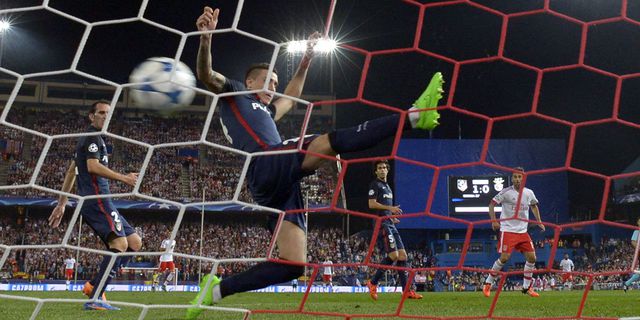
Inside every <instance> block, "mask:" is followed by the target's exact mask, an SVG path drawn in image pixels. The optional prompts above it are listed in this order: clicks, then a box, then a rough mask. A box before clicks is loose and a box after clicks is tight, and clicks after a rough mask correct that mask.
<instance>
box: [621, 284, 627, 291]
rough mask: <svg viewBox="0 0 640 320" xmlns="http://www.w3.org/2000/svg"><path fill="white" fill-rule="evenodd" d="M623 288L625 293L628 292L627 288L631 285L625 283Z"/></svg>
mask: <svg viewBox="0 0 640 320" xmlns="http://www.w3.org/2000/svg"><path fill="white" fill-rule="evenodd" d="M622 290H624V293H627V290H629V287H628V286H627V285H626V284H623V285H622Z"/></svg>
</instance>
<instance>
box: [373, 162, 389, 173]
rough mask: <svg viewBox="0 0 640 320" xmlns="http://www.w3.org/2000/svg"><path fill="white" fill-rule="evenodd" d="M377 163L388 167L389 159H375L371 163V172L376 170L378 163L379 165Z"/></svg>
mask: <svg viewBox="0 0 640 320" xmlns="http://www.w3.org/2000/svg"><path fill="white" fill-rule="evenodd" d="M379 164H384V165H386V166H387V168H389V167H390V165H389V161H387V160H376V161H375V162H374V163H373V172H374V173H375V172H376V171H377V170H378V165H379Z"/></svg>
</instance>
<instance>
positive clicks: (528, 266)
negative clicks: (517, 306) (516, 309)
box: [522, 262, 536, 289]
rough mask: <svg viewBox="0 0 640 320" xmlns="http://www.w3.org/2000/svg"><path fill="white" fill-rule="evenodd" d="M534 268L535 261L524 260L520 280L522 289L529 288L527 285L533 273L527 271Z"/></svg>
mask: <svg viewBox="0 0 640 320" xmlns="http://www.w3.org/2000/svg"><path fill="white" fill-rule="evenodd" d="M535 268H536V264H535V263H530V262H526V263H525V264H524V280H523V281H522V288H523V289H529V287H530V286H531V277H532V276H533V273H531V272H527V271H532V270H533V269H535Z"/></svg>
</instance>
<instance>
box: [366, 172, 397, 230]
mask: <svg viewBox="0 0 640 320" xmlns="http://www.w3.org/2000/svg"><path fill="white" fill-rule="evenodd" d="M369 199H373V200H376V201H377V202H378V203H379V204H382V205H385V206H393V191H392V190H391V187H390V186H389V184H388V183H386V182H384V181H382V180H380V179H375V180H373V181H372V182H371V184H369ZM371 211H372V212H373V213H375V214H377V215H379V216H390V215H392V213H391V211H389V210H371ZM383 223H385V224H387V223H391V220H389V219H387V220H384V221H383Z"/></svg>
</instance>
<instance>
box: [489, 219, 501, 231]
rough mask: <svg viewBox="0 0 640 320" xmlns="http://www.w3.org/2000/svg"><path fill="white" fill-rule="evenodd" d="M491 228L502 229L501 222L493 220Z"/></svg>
mask: <svg viewBox="0 0 640 320" xmlns="http://www.w3.org/2000/svg"><path fill="white" fill-rule="evenodd" d="M491 228H493V230H494V231H499V230H500V223H499V222H498V221H493V222H491Z"/></svg>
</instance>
